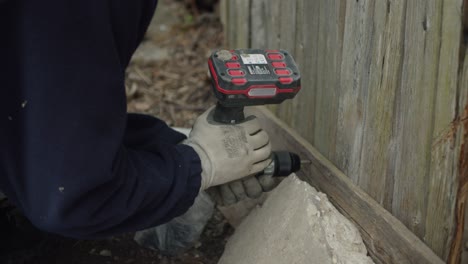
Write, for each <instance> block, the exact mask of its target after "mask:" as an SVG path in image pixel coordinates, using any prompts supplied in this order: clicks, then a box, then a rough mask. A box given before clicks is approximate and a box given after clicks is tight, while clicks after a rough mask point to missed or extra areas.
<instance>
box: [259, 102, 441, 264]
mask: <svg viewBox="0 0 468 264" xmlns="http://www.w3.org/2000/svg"><path fill="white" fill-rule="evenodd" d="M252 111H253V112H254V113H255V115H256V116H257V117H259V119H260V121H261V122H262V125H263V128H264V129H265V130H266V131H267V132H268V134H269V135H270V139H271V142H272V144H273V147H274V149H276V150H289V151H293V152H296V153H298V154H299V155H300V156H301V157H302V158H303V159H308V160H310V161H311V164H310V165H305V166H303V168H302V169H301V171H300V172H299V173H298V175H299V176H300V177H301V178H302V179H303V180H305V181H307V182H308V183H310V184H311V185H312V186H314V187H316V188H318V189H319V190H320V191H322V192H324V193H326V194H327V195H328V197H329V199H330V201H331V202H332V203H333V204H334V205H335V206H336V207H337V208H338V210H339V211H340V212H341V213H342V214H343V215H345V216H346V217H347V218H349V219H350V220H351V221H353V222H354V223H355V224H356V226H357V227H358V229H359V230H360V232H361V235H362V238H363V240H364V243H365V244H366V246H367V249H368V251H369V254H370V256H371V257H372V258H373V259H374V261H375V262H376V263H398V264H404V263H434V264H435V263H437V264H441V263H444V262H443V261H442V260H441V259H440V258H439V257H438V256H437V255H436V254H435V253H434V252H433V251H432V250H431V249H430V248H429V247H428V246H426V245H425V244H424V243H423V242H422V241H421V240H420V239H419V238H418V237H417V236H416V235H414V234H413V233H412V232H411V231H410V230H409V229H408V228H406V227H405V226H404V225H403V224H402V223H401V222H400V221H399V220H398V219H396V218H395V217H394V216H392V215H391V214H390V213H389V212H388V211H387V210H385V209H384V208H383V207H382V206H380V205H379V204H378V203H377V202H375V201H374V200H373V199H372V198H371V197H370V196H369V195H367V194H366V193H365V192H364V191H362V190H361V189H360V188H358V187H357V186H355V185H354V184H353V183H352V182H351V180H350V179H349V178H348V177H347V176H346V175H345V174H344V173H343V172H341V171H340V170H339V169H338V168H337V167H336V166H335V165H333V164H332V163H331V162H330V161H329V160H328V159H326V158H325V157H324V156H323V155H322V154H320V153H319V152H318V151H317V150H316V149H315V148H314V147H313V146H312V145H311V144H310V143H308V142H307V141H306V140H305V139H303V138H302V137H301V136H299V135H298V134H297V133H296V132H295V131H293V130H292V129H291V128H289V127H288V126H287V125H286V124H285V123H283V122H282V121H281V120H279V119H278V118H276V117H275V116H274V115H273V114H272V113H271V112H270V111H269V110H268V109H266V108H264V107H258V108H255V109H252Z"/></svg>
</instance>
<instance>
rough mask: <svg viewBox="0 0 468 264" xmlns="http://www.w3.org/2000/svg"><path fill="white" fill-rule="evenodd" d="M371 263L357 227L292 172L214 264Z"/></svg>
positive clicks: (248, 218)
mask: <svg viewBox="0 0 468 264" xmlns="http://www.w3.org/2000/svg"><path fill="white" fill-rule="evenodd" d="M302 263H307V264H327V263H331V264H335V263H336V264H338V263H340V264H370V263H373V261H372V260H371V259H370V258H369V257H368V256H367V250H366V247H365V246H364V243H363V241H362V238H361V236H360V234H359V231H358V230H357V229H356V227H355V226H354V225H353V224H352V223H351V222H350V221H349V220H348V219H347V218H345V217H344V216H343V215H341V214H340V213H339V212H338V210H337V209H336V208H334V207H333V205H332V204H331V203H330V202H329V201H328V199H327V197H326V195H325V194H323V193H319V192H317V191H316V190H315V189H314V188H313V187H311V186H310V185H309V184H307V183H305V182H302V181H301V180H299V179H298V178H297V177H296V176H295V175H291V176H289V177H288V178H287V179H285V180H284V181H283V182H282V183H281V184H280V185H279V186H278V187H277V188H276V189H275V190H273V191H272V192H271V194H270V195H269V197H268V199H267V200H266V202H265V203H264V204H263V206H262V207H257V208H256V209H254V210H253V211H252V212H251V213H250V215H249V216H248V217H247V218H246V219H245V220H244V221H243V222H242V223H241V224H240V226H239V227H238V228H237V229H236V231H235V233H234V235H233V236H232V237H231V238H230V239H229V241H228V243H227V245H226V249H225V252H224V254H223V256H222V257H221V259H220V261H219V262H218V264H302Z"/></svg>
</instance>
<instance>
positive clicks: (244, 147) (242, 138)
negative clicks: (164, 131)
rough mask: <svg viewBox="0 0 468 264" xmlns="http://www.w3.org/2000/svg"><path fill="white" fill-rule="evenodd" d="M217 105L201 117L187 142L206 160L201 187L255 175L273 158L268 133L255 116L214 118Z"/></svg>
mask: <svg viewBox="0 0 468 264" xmlns="http://www.w3.org/2000/svg"><path fill="white" fill-rule="evenodd" d="M213 110H214V107H212V108H210V109H208V110H207V111H206V112H205V113H203V114H202V115H201V116H199V117H198V119H197V120H196V122H195V124H194V126H193V129H192V131H191V132H190V135H189V138H188V139H187V140H186V141H184V144H186V145H189V146H191V147H192V148H193V149H194V150H195V152H197V154H198V156H199V157H200V160H201V164H202V169H203V171H202V175H201V176H202V182H201V190H206V189H207V188H209V187H212V186H218V185H221V184H224V183H228V182H232V181H235V180H238V179H241V178H244V177H247V176H250V175H255V174H257V173H259V172H261V171H263V169H264V168H265V167H266V166H268V164H269V163H270V162H271V160H270V156H271V145H270V140H269V138H268V134H267V133H266V132H265V131H263V130H262V128H261V127H260V123H259V122H258V119H257V118H256V117H255V116H248V117H247V118H246V120H245V121H244V122H243V123H241V124H233V125H226V124H220V123H217V122H215V121H214V120H213V112H214V111H213Z"/></svg>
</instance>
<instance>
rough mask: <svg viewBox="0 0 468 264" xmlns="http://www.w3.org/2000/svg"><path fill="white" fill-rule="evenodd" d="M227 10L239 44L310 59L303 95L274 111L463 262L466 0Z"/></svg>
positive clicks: (323, 0) (271, 0)
mask: <svg viewBox="0 0 468 264" xmlns="http://www.w3.org/2000/svg"><path fill="white" fill-rule="evenodd" d="M221 13H222V18H223V23H224V24H225V28H226V38H227V41H228V42H227V43H228V46H229V48H243V47H259V48H270V49H277V48H283V49H287V50H289V51H290V52H291V53H293V54H294V55H295V58H296V60H297V62H298V63H299V65H300V66H301V74H302V78H303V83H302V87H303V89H302V91H301V92H300V95H299V96H297V98H295V99H294V100H292V101H290V102H287V103H283V104H282V105H280V106H277V107H274V108H273V109H274V111H275V113H276V114H277V115H278V116H279V117H280V118H282V119H283V120H284V121H286V122H287V123H289V124H290V125H291V126H292V127H293V128H295V129H296V130H297V131H298V132H299V133H300V134H301V135H302V136H303V137H305V138H306V139H307V140H308V141H309V142H310V143H312V144H313V145H314V146H315V147H316V148H317V149H318V150H319V151H320V152H321V153H322V154H324V155H325V156H326V157H327V158H328V159H329V160H331V161H332V162H333V163H334V164H335V165H336V166H337V167H338V168H340V169H341V170H342V171H343V172H344V173H345V174H346V175H348V177H350V178H351V179H352V180H353V182H354V183H355V184H356V185H358V186H359V187H360V188H362V189H363V190H364V191H366V192H367V193H368V194H369V195H370V196H371V197H373V198H374V199H375V200H376V201H377V202H379V203H380V204H381V205H382V206H383V207H384V208H386V209H387V210H388V211H390V212H391V213H392V214H393V215H394V216H396V217H397V218H398V219H400V221H402V222H403V223H404V224H405V225H406V226H407V227H408V228H409V229H410V230H411V231H412V232H414V233H415V234H416V235H417V236H418V237H420V238H421V239H422V240H423V241H424V242H425V243H426V244H427V245H428V246H429V247H430V248H432V249H433V250H434V252H436V253H437V254H438V255H439V256H440V257H441V258H443V259H445V260H447V261H449V262H450V263H457V262H460V256H461V252H462V249H463V245H464V243H465V242H466V241H463V235H464V234H463V225H464V214H465V203H466V201H467V197H468V146H467V144H468V59H466V57H465V54H466V53H468V52H467V42H468V1H467V0H346V1H345V0H341V1H339V0H281V1H280V0H224V1H223V2H222V3H221ZM465 236H466V234H465ZM465 261H467V262H465V263H468V260H465Z"/></svg>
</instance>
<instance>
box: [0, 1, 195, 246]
mask: <svg viewBox="0 0 468 264" xmlns="http://www.w3.org/2000/svg"><path fill="white" fill-rule="evenodd" d="M154 5H155V1H142V0H140V1H137V0H136V1H94V0H84V1H71V0H46V1H32V0H20V1H8V2H7V3H5V4H4V5H3V6H2V10H1V11H0V22H2V23H0V24H1V26H0V27H1V29H2V31H1V32H2V34H6V36H5V35H4V36H5V38H2V42H1V44H0V50H1V51H0V52H1V55H2V56H1V57H2V58H3V59H2V60H3V62H2V64H3V65H2V66H1V70H2V72H1V73H0V76H1V77H0V80H1V83H2V84H1V85H2V87H4V88H2V92H3V93H2V97H1V98H0V111H1V114H2V116H3V117H5V118H1V119H0V120H1V121H0V140H1V141H0V145H1V146H2V148H0V160H1V161H0V162H1V163H0V170H1V171H0V181H1V182H0V184H1V185H0V188H1V189H2V190H3V191H4V192H5V193H6V194H7V195H8V196H9V197H10V198H11V199H12V200H13V201H14V202H15V203H16V204H17V205H18V206H19V207H20V208H21V209H22V210H23V211H24V212H25V214H26V215H27V216H28V217H29V218H30V219H31V220H32V222H33V223H34V224H35V225H37V226H38V227H40V228H42V229H44V230H47V231H50V232H54V233H59V234H62V235H67V236H72V237H81V238H92V237H102V236H107V235H112V234H116V233H121V232H125V231H135V230H138V229H143V228H147V227H149V226H154V225H158V224H161V223H164V222H166V221H168V220H170V219H171V218H173V217H176V216H178V215H180V214H182V213H183V212H185V211H186V210H187V209H188V208H189V207H190V205H191V204H192V203H193V200H194V198H195V196H196V195H197V193H198V191H199V188H200V181H201V180H200V173H201V165H200V160H199V157H198V155H197V154H196V153H195V152H194V150H193V149H192V148H190V147H188V146H185V145H180V144H177V143H178V142H180V141H181V140H183V138H184V137H183V136H182V135H181V134H179V133H177V132H175V131H173V130H171V129H169V128H168V127H167V126H166V125H165V124H164V123H163V122H161V121H159V120H157V119H154V118H151V117H146V116H137V115H130V116H127V114H126V97H125V89H124V70H125V67H126V66H127V63H128V60H129V59H130V56H131V54H132V52H133V50H134V49H135V48H136V45H138V42H139V40H140V39H141V38H142V34H143V32H144V31H145V29H146V25H147V23H148V21H149V18H150V17H148V14H152V11H153V10H152V8H154ZM124 11H125V12H124ZM5 32H6V33H5ZM6 117H7V118H6Z"/></svg>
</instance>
